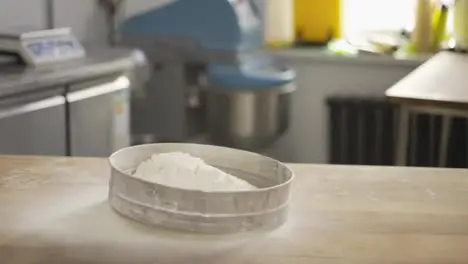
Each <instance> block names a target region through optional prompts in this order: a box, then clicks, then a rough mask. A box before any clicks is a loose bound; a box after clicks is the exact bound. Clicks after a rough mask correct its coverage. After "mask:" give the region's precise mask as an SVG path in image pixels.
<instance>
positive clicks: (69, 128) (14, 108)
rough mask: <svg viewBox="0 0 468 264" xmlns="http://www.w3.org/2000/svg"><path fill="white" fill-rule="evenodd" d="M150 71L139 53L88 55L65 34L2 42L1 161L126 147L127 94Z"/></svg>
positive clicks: (1, 38)
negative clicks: (20, 156) (6, 156)
mask: <svg viewBox="0 0 468 264" xmlns="http://www.w3.org/2000/svg"><path fill="white" fill-rule="evenodd" d="M145 67H146V59H145V57H144V55H143V54H142V53H141V52H140V51H136V50H128V49H115V48H108V47H103V48H100V49H91V48H90V49H88V50H85V49H84V47H83V46H82V45H81V44H80V43H79V42H78V41H77V39H76V38H75V37H74V36H73V34H72V32H71V31H70V29H67V28H62V29H49V30H39V31H34V30H20V31H14V32H13V31H12V32H9V33H4V34H0V153H2V154H44V155H71V156H107V155H109V154H110V153H112V152H113V151H115V150H116V149H119V148H122V147H125V146H128V145H129V144H130V123H129V121H130V117H129V108H130V107H129V101H130V99H129V92H130V89H129V88H130V87H133V86H138V85H139V83H138V82H137V81H143V80H144V79H145V78H147V76H145V70H144V69H146V68H145ZM138 69H141V70H138ZM137 73H139V74H137ZM140 74H141V75H140Z"/></svg>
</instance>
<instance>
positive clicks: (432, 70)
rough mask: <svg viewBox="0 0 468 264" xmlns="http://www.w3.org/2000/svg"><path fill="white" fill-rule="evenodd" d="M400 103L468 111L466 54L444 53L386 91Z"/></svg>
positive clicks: (467, 61)
mask: <svg viewBox="0 0 468 264" xmlns="http://www.w3.org/2000/svg"><path fill="white" fill-rule="evenodd" d="M386 95H387V96H388V97H390V98H391V99H393V100H394V101H396V102H400V103H418V104H432V105H438V106H439V105H440V106H444V107H450V108H464V109H466V108H468V55H467V54H460V53H455V52H449V51H444V52H440V53H438V54H437V55H435V56H434V57H433V58H431V59H429V60H428V61H427V62H426V63H424V64H423V65H422V66H420V67H419V68H417V69H416V70H414V71H413V72H411V73H410V74H409V75H408V76H406V77H405V78H403V79H402V80H400V81H399V82H398V83H396V84H395V85H394V86H392V87H391V88H390V89H388V90H387V92H386Z"/></svg>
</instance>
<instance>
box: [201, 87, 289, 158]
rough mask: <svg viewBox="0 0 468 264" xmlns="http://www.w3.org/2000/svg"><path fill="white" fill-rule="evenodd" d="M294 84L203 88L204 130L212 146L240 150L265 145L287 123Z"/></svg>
mask: <svg viewBox="0 0 468 264" xmlns="http://www.w3.org/2000/svg"><path fill="white" fill-rule="evenodd" d="M294 90H295V85H294V84H287V85H284V86H282V87H276V88H275V89H270V90H268V91H249V90H245V89H244V90H235V91H226V90H219V89H216V88H211V89H210V90H208V91H207V111H208V116H207V132H208V137H209V139H210V142H213V143H214V144H216V145H223V146H228V147H235V148H242V149H249V150H250V149H259V148H263V147H266V146H269V145H270V144H271V143H273V142H274V141H275V140H276V139H277V138H278V137H279V136H281V135H282V134H283V133H284V132H285V131H286V130H287V128H288V126H289V114H290V111H291V97H292V93H293V92H294Z"/></svg>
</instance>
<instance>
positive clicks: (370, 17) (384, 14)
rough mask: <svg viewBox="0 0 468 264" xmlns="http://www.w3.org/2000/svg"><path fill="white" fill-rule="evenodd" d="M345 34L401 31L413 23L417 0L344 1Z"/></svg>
mask: <svg viewBox="0 0 468 264" xmlns="http://www.w3.org/2000/svg"><path fill="white" fill-rule="evenodd" d="M342 1H343V3H342V4H343V7H342V16H343V18H342V25H343V33H344V34H345V35H347V36H350V35H355V34H359V33H363V32H365V31H375V30H401V29H403V28H406V27H408V26H410V25H411V24H412V23H413V19H414V15H415V0H342Z"/></svg>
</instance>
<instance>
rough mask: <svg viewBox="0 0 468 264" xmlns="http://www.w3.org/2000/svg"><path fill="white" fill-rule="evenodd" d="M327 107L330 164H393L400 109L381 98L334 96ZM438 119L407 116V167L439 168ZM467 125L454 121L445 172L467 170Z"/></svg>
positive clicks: (467, 121) (423, 116)
mask: <svg viewBox="0 0 468 264" xmlns="http://www.w3.org/2000/svg"><path fill="white" fill-rule="evenodd" d="M327 108H328V160H329V163H332V164H360V165H394V164H395V162H394V157H395V149H396V143H397V131H398V130H397V129H398V121H399V120H398V117H399V113H398V112H399V108H398V106H397V105H395V104H392V103H390V102H388V101H386V100H385V98H375V97H362V96H360V97H356V96H332V97H329V98H328V99H327ZM441 121H442V118H441V117H440V116H435V115H429V114H413V115H411V117H410V130H409V133H410V134H409V135H410V139H409V144H408V149H407V151H408V160H407V164H408V165H410V166H421V167H434V166H437V161H438V155H439V142H440V130H441ZM467 135H468V120H467V119H464V118H455V119H454V120H453V122H452V128H451V134H450V140H449V147H448V155H447V167H454V168H467V167H468V140H467Z"/></svg>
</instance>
